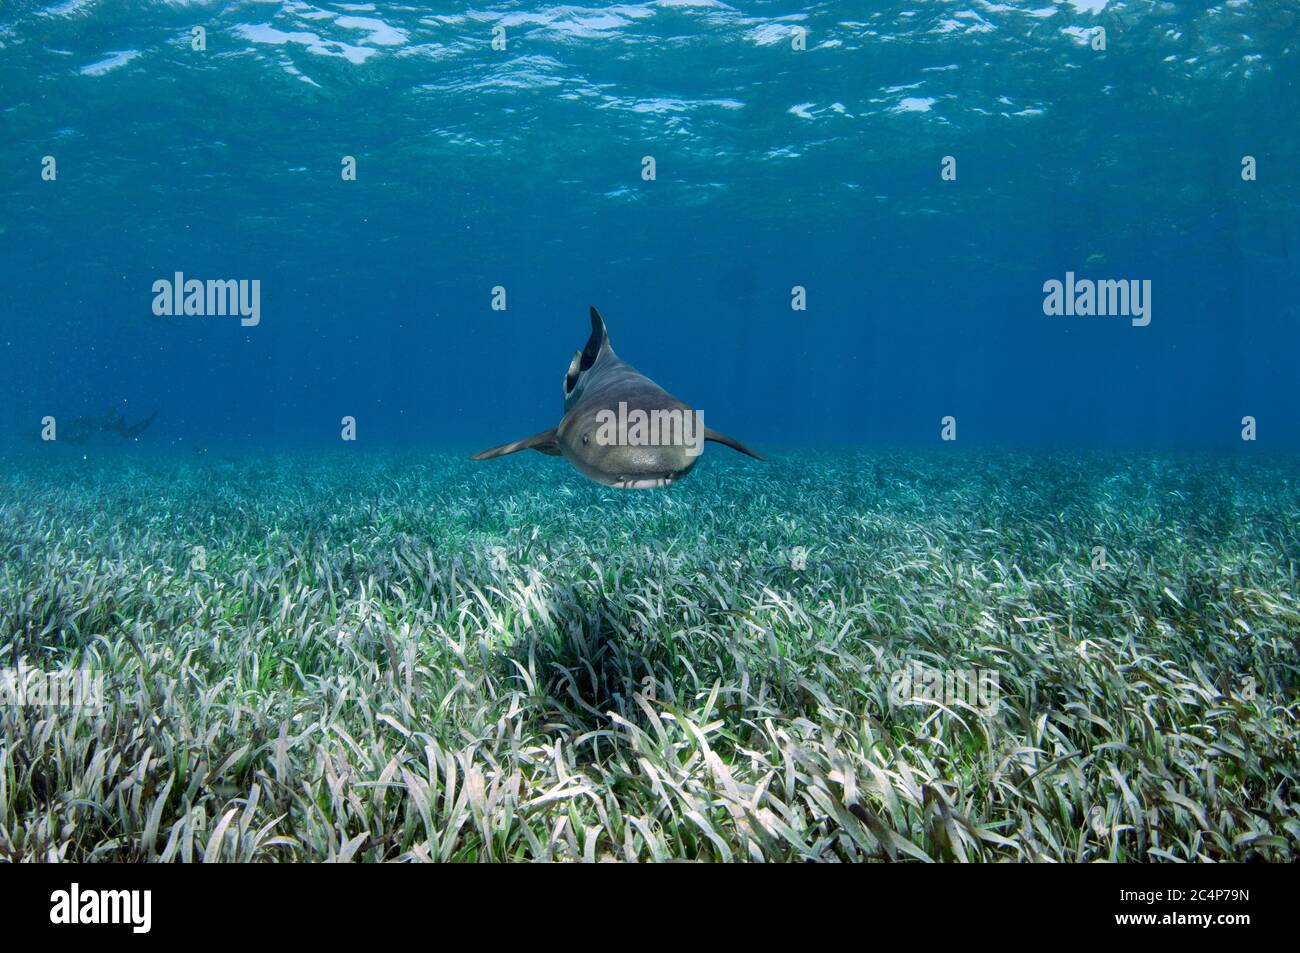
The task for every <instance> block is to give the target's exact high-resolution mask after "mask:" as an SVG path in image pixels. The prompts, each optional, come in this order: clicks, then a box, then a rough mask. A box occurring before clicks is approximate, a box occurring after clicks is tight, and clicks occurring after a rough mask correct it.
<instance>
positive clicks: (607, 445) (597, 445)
mask: <svg viewBox="0 0 1300 953" xmlns="http://www.w3.org/2000/svg"><path fill="white" fill-rule="evenodd" d="M634 402H635V401H634ZM637 403H639V402H637ZM673 403H674V404H676V406H675V407H665V406H658V407H655V408H653V409H648V410H647V409H643V408H638V407H635V406H634V407H631V408H628V409H627V410H626V411H624V412H620V411H621V409H620V408H607V407H594V406H593V407H585V406H584V407H580V408H578V409H577V410H576V411H574V412H572V413H569V414H568V415H566V416H565V418H564V420H563V421H562V422H561V423H560V426H559V427H558V428H557V430H556V438H557V440H556V442H557V443H558V444H559V447H560V450H561V452H562V453H563V454H564V456H565V457H566V458H567V459H568V461H569V462H570V463H572V464H573V465H574V466H575V467H576V468H577V469H578V470H579V471H580V472H581V473H582V474H583V475H584V476H586V477H588V478H590V479H592V480H595V481H596V482H597V483H604V484H606V485H607V486H616V487H620V488H623V489H629V490H647V489H655V488H658V487H665V486H671V485H672V484H674V483H676V482H677V481H678V480H680V479H681V478H682V477H684V476H686V474H688V473H690V472H691V468H692V467H694V466H695V464H696V461H698V460H699V459H700V448H701V447H702V446H703V442H704V434H703V425H702V424H701V425H699V428H698V432H697V431H696V423H695V422H696V420H697V419H698V418H697V416H696V415H695V413H694V411H692V410H691V409H690V408H689V407H687V406H685V405H684V404H681V403H680V402H678V401H673ZM624 407H626V403H624ZM638 412H640V413H642V414H644V415H645V416H644V417H640V418H638ZM655 414H658V415H660V421H661V422H662V421H666V420H669V419H671V420H673V421H675V423H673V424H671V425H669V424H667V423H663V424H662V426H660V427H659V438H658V439H657V440H656V442H649V441H648V439H647V438H646V437H645V429H646V428H645V427H642V428H641V430H640V431H639V432H638V429H637V427H638V424H637V421H638V419H640V420H642V421H646V422H647V425H648V421H650V420H652V419H653V417H652V415H655ZM629 419H630V420H631V424H630V425H629V424H628V421H629ZM676 421H680V424H679V423H676ZM670 429H671V430H672V431H673V432H675V433H678V434H682V433H684V438H683V437H680V436H679V437H677V438H675V439H668V438H665V437H663V434H666V433H668V432H669V431H670Z"/></svg>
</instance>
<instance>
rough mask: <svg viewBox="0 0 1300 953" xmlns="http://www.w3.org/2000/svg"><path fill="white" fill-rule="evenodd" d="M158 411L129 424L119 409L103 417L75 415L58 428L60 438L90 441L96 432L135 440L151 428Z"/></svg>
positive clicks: (67, 441)
mask: <svg viewBox="0 0 1300 953" xmlns="http://www.w3.org/2000/svg"><path fill="white" fill-rule="evenodd" d="M157 416H158V411H156V410H155V411H154V412H153V413H152V414H150V415H149V416H148V417H146V418H144V419H143V420H140V421H137V422H136V423H134V424H129V425H128V424H127V422H126V418H125V417H123V416H122V412H121V411H119V410H113V411H110V412H108V413H107V414H104V416H102V417H74V418H73V419H72V420H70V421H68V422H67V423H66V424H63V425H61V426H60V427H59V429H58V439H59V440H60V441H61V442H65V443H71V444H83V443H88V442H89V441H90V439H91V438H92V437H94V436H95V435H96V434H101V433H109V434H114V433H115V434H117V435H118V436H120V437H121V438H122V439H123V440H134V439H135V438H136V437H138V436H140V434H142V433H144V432H145V431H146V430H148V429H149V425H150V424H151V423H153V421H154V418H155V417H157Z"/></svg>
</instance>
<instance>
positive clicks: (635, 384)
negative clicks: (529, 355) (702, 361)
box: [470, 308, 763, 490]
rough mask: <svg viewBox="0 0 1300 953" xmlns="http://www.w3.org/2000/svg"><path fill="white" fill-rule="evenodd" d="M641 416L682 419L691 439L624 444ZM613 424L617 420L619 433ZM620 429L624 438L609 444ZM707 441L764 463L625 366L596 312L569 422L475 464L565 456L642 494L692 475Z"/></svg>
mask: <svg viewBox="0 0 1300 953" xmlns="http://www.w3.org/2000/svg"><path fill="white" fill-rule="evenodd" d="M637 411H640V412H641V413H642V414H643V415H644V416H645V418H650V417H652V416H653V417H654V418H656V419H657V420H658V421H660V422H665V423H666V421H668V420H669V419H670V415H674V414H675V415H677V416H676V417H675V418H671V419H675V420H676V421H680V422H681V426H679V427H678V429H677V436H678V437H683V436H684V437H685V438H686V439H664V435H663V433H662V432H660V434H659V436H660V439H659V440H657V441H654V442H653V443H652V444H647V443H645V442H644V440H641V441H638V440H637V439H636V438H635V437H634V438H633V439H632V440H631V441H629V440H627V439H625V433H626V432H627V429H626V427H625V426H624V424H625V423H626V422H627V421H628V420H632V421H633V422H634V423H635V418H636V412H637ZM643 419H644V418H643ZM614 421H618V422H619V426H618V427H617V428H615V426H614ZM696 423H699V426H698V428H696V427H695V426H694V425H695V424H696ZM615 429H617V430H618V434H619V435H618V438H617V439H610V435H611V434H612V433H613V432H614V431H615ZM635 429H636V427H635V426H634V427H633V431H635ZM656 430H658V428H656ZM643 433H644V432H643ZM705 440H712V441H714V442H716V443H721V444H726V445H727V446H728V447H731V448H732V449H733V450H739V451H740V452H741V453H744V454H748V455H749V456H751V457H753V458H755V459H756V460H762V459H763V457H762V456H760V455H759V454H757V453H755V452H754V451H753V450H751V449H749V447H747V446H745V445H744V444H743V443H741V442H740V441H738V440H733V439H732V438H730V437H728V436H725V435H724V434H720V433H718V432H717V431H716V430H709V429H708V428H705V427H703V425H702V420H701V416H700V415H697V413H696V412H695V411H693V410H692V409H691V408H690V407H688V406H687V405H686V404H684V403H682V402H681V401H680V400H678V399H677V398H676V397H674V396H672V395H671V394H669V393H668V392H667V391H665V390H664V389H663V388H662V387H660V386H659V385H658V384H656V383H655V382H654V381H652V380H650V378H648V377H646V376H645V375H644V374H642V373H640V372H639V371H638V370H636V368H634V367H632V365H630V364H627V363H625V362H624V361H622V360H620V359H619V357H618V355H616V354H615V353H614V349H613V348H612V347H610V345H609V334H608V332H606V330H605V321H604V319H603V318H601V316H600V312H599V311H597V310H596V309H595V308H592V309H591V337H590V338H588V340H587V346H586V347H585V348H583V349H582V350H581V351H578V352H576V353H575V354H574V355H573V361H572V363H570V364H569V371H568V373H567V374H566V375H565V376H564V417H563V418H562V419H561V420H560V424H559V426H558V427H556V428H554V429H553V430H545V431H543V432H542V433H539V434H534V435H533V436H531V437H525V438H524V439H523V440H516V441H514V442H513V443H507V444H503V445H502V446H500V447H493V448H492V449H491V450H484V451H483V452H482V453H476V454H474V456H473V457H471V458H470V459H472V460H489V459H491V458H492V457H503V456H505V455H506V454H508V453H515V452H517V451H519V450H537V451H539V452H540V453H546V454H550V455H551V456H563V457H564V458H565V459H566V460H568V461H569V462H570V463H571V464H573V466H574V467H576V468H577V469H578V471H579V472H580V473H582V474H583V476H586V477H588V478H589V479H592V480H595V481H596V482H597V483H604V484H605V485H606V486H615V487H619V488H621V489H635V490H643V489H649V488H652V487H664V486H668V485H669V484H672V483H675V482H676V481H678V480H680V479H681V478H682V477H684V476H686V474H687V473H689V472H690V471H691V468H692V467H694V466H695V463H696V461H697V460H698V459H699V454H700V451H701V450H702V449H703V443H704V441H705Z"/></svg>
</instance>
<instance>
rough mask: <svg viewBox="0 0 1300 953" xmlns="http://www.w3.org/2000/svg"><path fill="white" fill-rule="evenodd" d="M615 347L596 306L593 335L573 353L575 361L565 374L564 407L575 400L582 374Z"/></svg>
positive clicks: (566, 407) (593, 318)
mask: <svg viewBox="0 0 1300 953" xmlns="http://www.w3.org/2000/svg"><path fill="white" fill-rule="evenodd" d="M613 353H614V349H613V348H612V347H610V345H609V332H608V331H606V330H605V319H604V318H602V317H601V316H600V312H599V311H597V310H596V308H595V306H592V309H591V336H590V337H588V338H587V345H586V347H584V348H583V349H582V350H581V351H578V352H577V353H576V354H574V355H573V361H572V362H571V363H570V364H569V371H568V373H567V374H565V375H564V407H565V409H566V410H567V409H568V408H569V404H570V403H571V402H572V401H573V400H575V399H576V398H577V396H578V392H579V390H580V384H581V382H582V375H583V374H585V373H587V371H589V370H591V369H592V368H593V367H595V366H596V362H597V361H599V360H600V358H601V356H602V355H604V354H608V355H611V356H612V355H613Z"/></svg>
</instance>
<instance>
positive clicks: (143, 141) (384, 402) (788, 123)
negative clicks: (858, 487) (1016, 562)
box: [0, 0, 1300, 465]
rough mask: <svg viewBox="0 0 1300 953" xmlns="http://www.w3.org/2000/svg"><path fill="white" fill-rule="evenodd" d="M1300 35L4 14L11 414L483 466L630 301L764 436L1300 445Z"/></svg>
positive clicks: (1261, 3) (375, 14)
mask: <svg viewBox="0 0 1300 953" xmlns="http://www.w3.org/2000/svg"><path fill="white" fill-rule="evenodd" d="M1298 26H1300V12H1298V10H1297V7H1296V6H1295V5H1294V4H1291V3H1283V2H1278V0H1225V2H1213V3H1206V4H1199V3H1176V4H1175V3H1150V2H1132V0H1130V2H1115V0H1071V2H1052V0H1027V2H1020V0H1016V2H997V3H994V2H984V0H958V2H918V0H911V2H887V3H816V4H809V5H798V4H791V3H770V2H752V3H735V4H726V3H721V2H716V0H700V2H692V0H666V2H654V3H624V4H617V5H609V6H594V5H593V6H583V5H561V4H546V3H541V4H539V3H524V2H509V3H492V4H484V5H476V4H471V5H463V4H422V3H391V2H376V3H323V2H322V3H315V4H313V3H306V2H296V0H290V2H269V3H268V2H252V0H249V2H202V0H195V2H181V0H175V2H143V0H142V2H115V0H64V2H57V3H50V2H40V3H29V2H14V0H5V2H4V4H3V6H0V249H2V256H0V261H2V262H3V264H2V265H0V268H2V269H3V286H4V290H5V294H6V304H7V316H6V319H5V321H4V323H3V327H2V332H3V333H2V334H0V396H3V401H2V402H0V423H2V424H3V439H4V441H5V442H6V444H14V445H26V444H28V443H30V442H31V441H33V440H35V439H36V437H37V435H38V433H39V428H40V422H41V420H42V418H44V417H45V416H46V415H53V416H56V417H57V418H59V419H67V418H68V417H71V416H76V415H80V414H102V413H104V412H105V411H106V410H107V409H113V410H116V411H120V412H121V413H122V414H123V415H124V417H125V418H126V419H127V420H135V419H138V418H142V417H144V416H146V415H147V414H149V413H151V412H153V411H155V410H156V411H158V417H157V420H156V422H155V423H154V425H153V426H152V427H151V428H150V429H149V430H148V431H147V433H146V434H145V435H144V437H147V440H148V442H149V444H150V445H151V446H157V447H168V448H181V449H184V448H186V447H190V446H194V447H209V446H213V447H215V446H225V447H228V448H241V447H248V448H266V447H307V448H310V447H314V446H318V445H319V446H326V445H330V446H336V445H337V444H338V441H339V434H340V420H341V418H342V417H343V416H345V415H350V416H353V417H355V419H356V421H357V432H358V439H359V443H362V444H365V443H370V444H372V445H375V446H384V445H412V446H439V447H446V448H451V449H455V450H457V451H464V452H470V451H473V450H480V449H483V448H484V447H488V446H492V445H494V444H496V443H500V442H502V441H505V440H509V439H512V438H516V437H522V436H524V435H527V434H530V433H533V432H535V431H538V430H541V429H544V428H546V427H550V426H553V425H554V424H555V423H556V422H557V421H558V419H559V416H560V410H561V407H560V405H561V391H560V384H561V379H562V377H563V374H564V372H565V370H566V368H567V366H568V362H569V359H570V357H571V356H572V354H573V352H574V350H576V349H578V348H580V347H581V346H582V345H583V343H584V342H585V340H586V336H587V333H588V323H587V309H588V307H589V306H590V305H596V306H597V307H599V308H600V309H601V311H602V312H603V314H604V316H605V318H606V320H607V322H608V325H609V330H610V334H611V338H612V341H613V344H614V346H615V348H616V349H617V350H618V352H619V354H620V355H621V356H623V357H624V358H625V359H627V360H629V361H631V362H632V363H633V364H635V365H636V366H637V367H639V368H640V369H641V370H642V371H644V372H645V373H647V374H648V375H650V376H651V377H653V378H654V379H655V380H657V381H658V382H659V383H660V384H662V385H663V386H664V387H666V388H667V389H668V390H670V391H672V392H674V393H675V394H677V395H678V396H680V397H682V398H683V399H684V400H686V401H688V402H689V403H691V404H693V405H694V406H697V407H699V408H701V409H703V410H704V411H705V413H706V416H707V420H708V422H709V423H710V425H711V426H714V427H717V428H719V429H722V430H725V431H726V432H728V433H731V434H734V435H735V436H737V437H739V438H740V439H742V440H745V441H746V442H747V443H750V444H751V445H753V446H756V447H759V448H761V449H775V450H778V451H779V450H781V449H792V448H798V447H800V446H807V445H817V446H860V447H873V446H913V445H916V446H920V445H937V444H938V443H939V440H940V429H941V424H940V421H941V419H942V418H944V417H946V416H952V417H953V418H955V420H956V422H957V428H958V430H957V433H958V439H959V441H960V442H961V443H962V444H964V445H970V446H973V447H980V446H995V445H1010V446H1020V447H1061V446H1065V447H1075V446H1077V447H1114V446H1123V447H1151V448H1183V447H1221V448H1226V449H1233V448H1235V449H1238V450H1240V449H1243V448H1247V449H1249V448H1253V447H1256V446H1260V447H1262V446H1267V447H1270V448H1280V449H1294V448H1296V447H1297V446H1300V408H1298V407H1297V402H1296V399H1295V381H1296V359H1297V357H1296V356H1297V352H1298V345H1300V321H1298V320H1297V318H1298V317H1300V314H1298V310H1300V309H1298V306H1297V302H1296V295H1295V280H1296V274H1297V269H1296V265H1297V261H1298V256H1300V224H1298V223H1300V190H1298V189H1297V184H1296V183H1297V174H1298V172H1300V132H1298V131H1297V125H1296V115H1297V107H1298V106H1300V95H1298V94H1297V77H1300V70H1298V69H1297V46H1298V45H1300V29H1297V27H1298ZM195 28H201V29H202V31H203V32H202V34H201V35H202V40H203V42H202V43H199V42H197V35H196V32H195ZM1099 31H1104V32H1099ZM1099 37H1103V38H1104V39H1101V40H1099ZM494 41H496V42H495V43H494ZM196 46H200V47H202V48H201V49H198V48H196ZM1101 47H1104V48H1101ZM345 157H351V158H352V159H353V160H354V161H355V166H354V168H355V172H356V175H355V179H348V178H346V177H345V175H344V168H345V165H346V162H347V160H346V159H345ZM647 157H650V158H652V159H653V170H654V174H653V177H652V178H651V177H647V174H646V170H647V168H648V164H647ZM945 170H947V171H948V172H949V173H950V174H949V175H948V176H945V175H944V172H945ZM953 172H955V176H953V175H952V174H951V173H953ZM51 173H53V174H51ZM177 273H181V274H183V275H184V276H185V277H186V278H197V279H200V280H208V279H222V280H225V279H230V280H238V281H248V282H252V281H257V282H258V283H259V287H260V310H259V314H258V318H259V320H258V323H257V324H256V325H255V326H244V325H243V324H242V323H241V321H240V319H239V317H237V316H230V315H225V316H221V315H202V316H200V315H158V314H155V313H154V301H155V297H156V295H155V292H154V290H153V289H154V285H155V282H157V281H159V280H170V279H172V277H173V276H174V275H175V274H177ZM1067 273H1071V274H1073V275H1075V276H1076V278H1077V279H1085V280H1092V281H1100V280H1124V281H1130V280H1131V281H1135V282H1139V283H1145V282H1149V283H1150V284H1149V286H1147V287H1149V289H1150V290H1149V300H1148V304H1149V306H1150V311H1149V315H1148V316H1149V319H1150V321H1149V323H1148V324H1145V326H1137V325H1135V324H1134V323H1133V321H1131V320H1130V318H1129V317H1128V316H1125V315H1118V316H1108V317H1101V316H1091V317H1089V316H1082V315H1056V316H1051V315H1047V314H1045V313H1044V299H1045V293H1044V285H1045V283H1046V282H1049V281H1051V280H1053V279H1056V280H1060V281H1063V282H1064V281H1065V280H1066V276H1067ZM1139 286H1140V285H1139ZM796 287H797V288H801V289H803V294H804V297H805V302H806V308H804V309H802V310H797V309H795V308H793V307H792V301H793V300H794V294H795V293H794V292H793V290H792V289H795V288H796ZM494 289H504V293H505V305H506V306H505V309H504V310H496V309H494V308H493V302H494V294H496V299H495V300H498V301H499V300H500V298H499V292H497V293H494ZM1246 416H1251V417H1253V418H1255V420H1256V422H1257V428H1258V440H1257V442H1256V443H1254V444H1248V443H1246V442H1244V441H1243V440H1242V439H1241V431H1242V419H1243V418H1244V417H1246ZM143 441H144V438H143V437H142V442H143ZM538 463H539V464H540V465H549V464H545V463H544V462H543V461H540V460H539V461H538Z"/></svg>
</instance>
